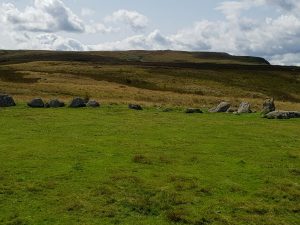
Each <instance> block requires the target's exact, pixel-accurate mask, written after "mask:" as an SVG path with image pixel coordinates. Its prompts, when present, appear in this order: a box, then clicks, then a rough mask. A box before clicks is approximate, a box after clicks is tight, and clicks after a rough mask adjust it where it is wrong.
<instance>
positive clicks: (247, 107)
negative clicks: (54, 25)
mask: <svg viewBox="0 0 300 225" xmlns="http://www.w3.org/2000/svg"><path fill="white" fill-rule="evenodd" d="M237 113H239V114H240V113H252V111H251V106H250V104H249V103H248V102H242V103H241V104H240V107H239V108H238V110H237Z"/></svg>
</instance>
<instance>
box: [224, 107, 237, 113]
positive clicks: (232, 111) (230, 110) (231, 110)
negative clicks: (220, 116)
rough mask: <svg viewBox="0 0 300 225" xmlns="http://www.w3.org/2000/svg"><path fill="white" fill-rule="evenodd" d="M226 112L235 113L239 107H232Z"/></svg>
mask: <svg viewBox="0 0 300 225" xmlns="http://www.w3.org/2000/svg"><path fill="white" fill-rule="evenodd" d="M226 112H227V113H235V112H237V109H235V108H232V107H230V108H229V109H227V111H226Z"/></svg>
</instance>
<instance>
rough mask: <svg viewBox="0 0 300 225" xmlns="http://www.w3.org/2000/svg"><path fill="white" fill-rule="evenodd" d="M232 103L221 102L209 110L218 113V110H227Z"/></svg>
mask: <svg viewBox="0 0 300 225" xmlns="http://www.w3.org/2000/svg"><path fill="white" fill-rule="evenodd" d="M230 106H231V105H230V103H228V102H221V103H220V104H219V105H218V106H217V107H215V108H212V109H210V110H208V111H209V112H214V113H218V112H227V110H228V109H229V108H230Z"/></svg>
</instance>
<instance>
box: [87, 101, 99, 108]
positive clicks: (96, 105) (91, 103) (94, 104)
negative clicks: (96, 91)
mask: <svg viewBox="0 0 300 225" xmlns="http://www.w3.org/2000/svg"><path fill="white" fill-rule="evenodd" d="M86 105H87V106H88V107H92V108H97V107H100V103H99V102H97V101H95V100H90V101H88V103H87V104H86Z"/></svg>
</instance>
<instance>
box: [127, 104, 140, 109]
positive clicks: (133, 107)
mask: <svg viewBox="0 0 300 225" xmlns="http://www.w3.org/2000/svg"><path fill="white" fill-rule="evenodd" d="M128 108H129V109H133V110H143V108H142V106H140V105H135V104H129V105H128Z"/></svg>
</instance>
